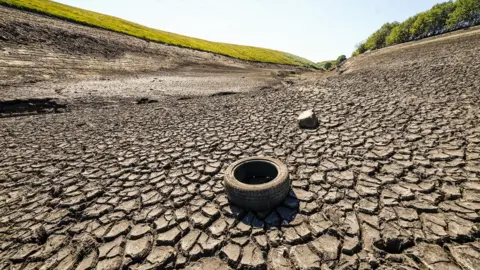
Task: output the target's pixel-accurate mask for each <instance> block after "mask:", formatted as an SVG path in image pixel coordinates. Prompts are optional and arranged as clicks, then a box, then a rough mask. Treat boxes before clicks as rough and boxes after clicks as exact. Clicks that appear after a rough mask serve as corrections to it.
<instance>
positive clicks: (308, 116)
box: [298, 110, 319, 129]
mask: <svg viewBox="0 0 480 270" xmlns="http://www.w3.org/2000/svg"><path fill="white" fill-rule="evenodd" d="M318 124H319V123H318V118H317V115H315V112H314V111H313V110H306V111H304V112H302V113H300V115H299V116H298V125H299V126H300V128H308V129H314V128H317V127H318Z"/></svg>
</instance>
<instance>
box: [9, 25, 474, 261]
mask: <svg viewBox="0 0 480 270" xmlns="http://www.w3.org/2000/svg"><path fill="white" fill-rule="evenodd" d="M479 41H480V31H479V30H476V29H474V30H472V31H469V32H463V33H459V34H456V35H450V36H447V37H445V38H437V39H434V40H433V41H432V40H429V41H426V42H417V43H411V44H406V45H402V46H397V47H394V48H389V49H387V50H380V51H378V52H373V53H371V54H369V55H363V56H360V57H357V58H355V59H353V60H349V62H347V63H346V64H345V65H344V66H343V67H342V69H341V70H340V73H341V74H338V75H337V74H330V75H326V74H324V73H323V74H318V73H314V74H304V75H301V76H298V77H297V79H296V80H295V83H294V84H293V85H290V86H288V87H282V88H277V89H264V90H262V91H252V92H246V93H239V94H236V95H224V96H213V97H198V98H194V99H180V100H178V99H168V98H166V99H162V100H160V102H158V103H151V104H142V105H136V104H129V103H125V104H121V105H119V106H97V107H94V108H90V107H81V106H80V107H78V108H76V109H75V110H72V111H70V112H66V113H61V114H45V115H31V116H23V117H12V118H0V148H1V149H2V151H1V152H0V187H1V189H0V269H55V268H56V269H119V268H125V269H172V268H187V269H229V268H234V269H295V268H296V269H375V268H376V269H480V239H479V236H480V234H479V232H480V230H479V229H480V228H479V225H480V216H479V214H480V105H479V104H480V76H479V74H480V45H479V44H480V42H479ZM362 67H364V68H362ZM310 108H313V109H314V110H315V111H316V113H317V115H318V116H319V119H320V127H319V128H318V129H316V130H300V129H299V128H298V126H297V123H296V117H297V115H298V113H299V112H301V111H303V110H306V109H310ZM253 155H264V156H269V157H274V158H278V159H280V160H282V161H283V162H285V163H286V164H287V165H288V168H289V171H290V177H291V179H292V190H291V192H290V196H289V197H288V198H287V199H286V200H285V202H284V203H283V205H281V206H280V207H278V208H277V209H275V210H274V211H272V212H268V213H254V212H248V211H245V210H243V209H241V208H239V207H236V206H233V205H230V204H229V202H228V200H227V198H226V196H225V191H224V187H223V183H222V177H223V175H222V173H223V171H224V170H225V169H226V167H227V166H228V165H229V164H230V163H232V162H234V161H235V160H237V159H239V158H242V157H248V156H253Z"/></svg>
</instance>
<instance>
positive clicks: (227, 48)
mask: <svg viewBox="0 0 480 270" xmlns="http://www.w3.org/2000/svg"><path fill="white" fill-rule="evenodd" d="M0 5H7V6H11V7H15V8H19V9H24V10H29V11H34V12H38V13H42V14H46V15H50V16H53V17H57V18H62V19H67V20H70V21H73V22H77V23H81V24H85V25H89V26H95V27H99V28H103V29H107V30H111V31H115V32H119V33H124V34H127V35H131V36H134V37H139V38H142V39H147V40H151V41H155V42H160V43H165V44H171V45H176V46H180V47H186V48H191V49H196V50H201V51H207V52H213V53H218V54H222V55H227V56H231V57H234V58H239V59H243V60H249V61H257V62H267V63H276V64H287V65H298V66H307V67H315V66H316V65H315V63H313V62H311V61H309V60H307V59H305V58H301V57H298V56H295V55H292V54H289V53H285V52H281V51H276V50H270V49H264V48H258V47H251V46H241V45H234V44H228V43H219V42H212V41H207V40H203V39H198V38H192V37H187V36H183V35H179V34H174V33H170V32H166V31H161V30H156V29H152V28H148V27H146V26H143V25H139V24H136V23H132V22H129V21H126V20H122V19H120V18H116V17H113V16H108V15H104V14H100V13H96V12H92V11H88V10H84V9H80V8H75V7H71V6H67V5H63V4H60V3H56V2H53V1H48V0H0Z"/></svg>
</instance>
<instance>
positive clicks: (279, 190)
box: [224, 157, 291, 211]
mask: <svg viewBox="0 0 480 270" xmlns="http://www.w3.org/2000/svg"><path fill="white" fill-rule="evenodd" d="M252 161H254V162H258V161H261V162H268V163H270V164H271V165H273V166H275V167H276V169H277V172H278V174H277V176H276V177H275V178H274V179H273V180H271V181H269V182H267V183H264V184H259V185H249V184H245V183H242V182H240V181H239V180H238V179H236V177H235V175H234V173H235V170H236V169H237V168H238V167H239V166H240V165H242V164H244V163H248V162H252ZM224 185H225V190H226V193H227V197H228V199H229V200H230V202H232V203H233V204H235V205H237V206H240V207H242V208H245V209H250V210H255V211H266V210H271V209H273V208H275V207H276V206H278V205H279V204H281V203H282V202H283V200H284V199H285V198H286V197H287V195H288V193H289V191H290V187H291V182H290V178H289V176H288V169H287V166H286V165H285V164H283V163H282V162H281V161H279V160H277V159H273V158H268V157H249V158H244V159H241V160H239V161H237V162H235V163H233V164H231V165H230V166H229V167H228V168H227V170H226V171H225V175H224Z"/></svg>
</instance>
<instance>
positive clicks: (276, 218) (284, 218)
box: [228, 189, 300, 229]
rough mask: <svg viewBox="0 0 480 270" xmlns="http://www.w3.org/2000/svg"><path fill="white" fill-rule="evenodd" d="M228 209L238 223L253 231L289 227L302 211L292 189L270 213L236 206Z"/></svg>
mask: <svg viewBox="0 0 480 270" xmlns="http://www.w3.org/2000/svg"><path fill="white" fill-rule="evenodd" d="M228 207H229V210H230V212H231V213H232V214H233V216H234V217H235V218H236V219H237V220H238V223H242V224H244V225H247V226H251V227H252V228H253V229H268V228H271V227H283V226H288V225H289V224H290V223H291V222H292V221H293V220H294V219H295V217H296V216H297V214H298V213H299V211H300V201H299V200H298V198H297V195H296V194H295V192H294V191H293V190H292V189H290V192H289V193H288V196H287V197H286V198H285V200H283V201H282V203H281V204H280V205H278V206H276V207H275V208H273V209H271V210H269V211H260V212H259V211H251V210H248V209H244V208H242V207H239V206H237V205H234V204H230V205H229V206H228Z"/></svg>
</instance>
